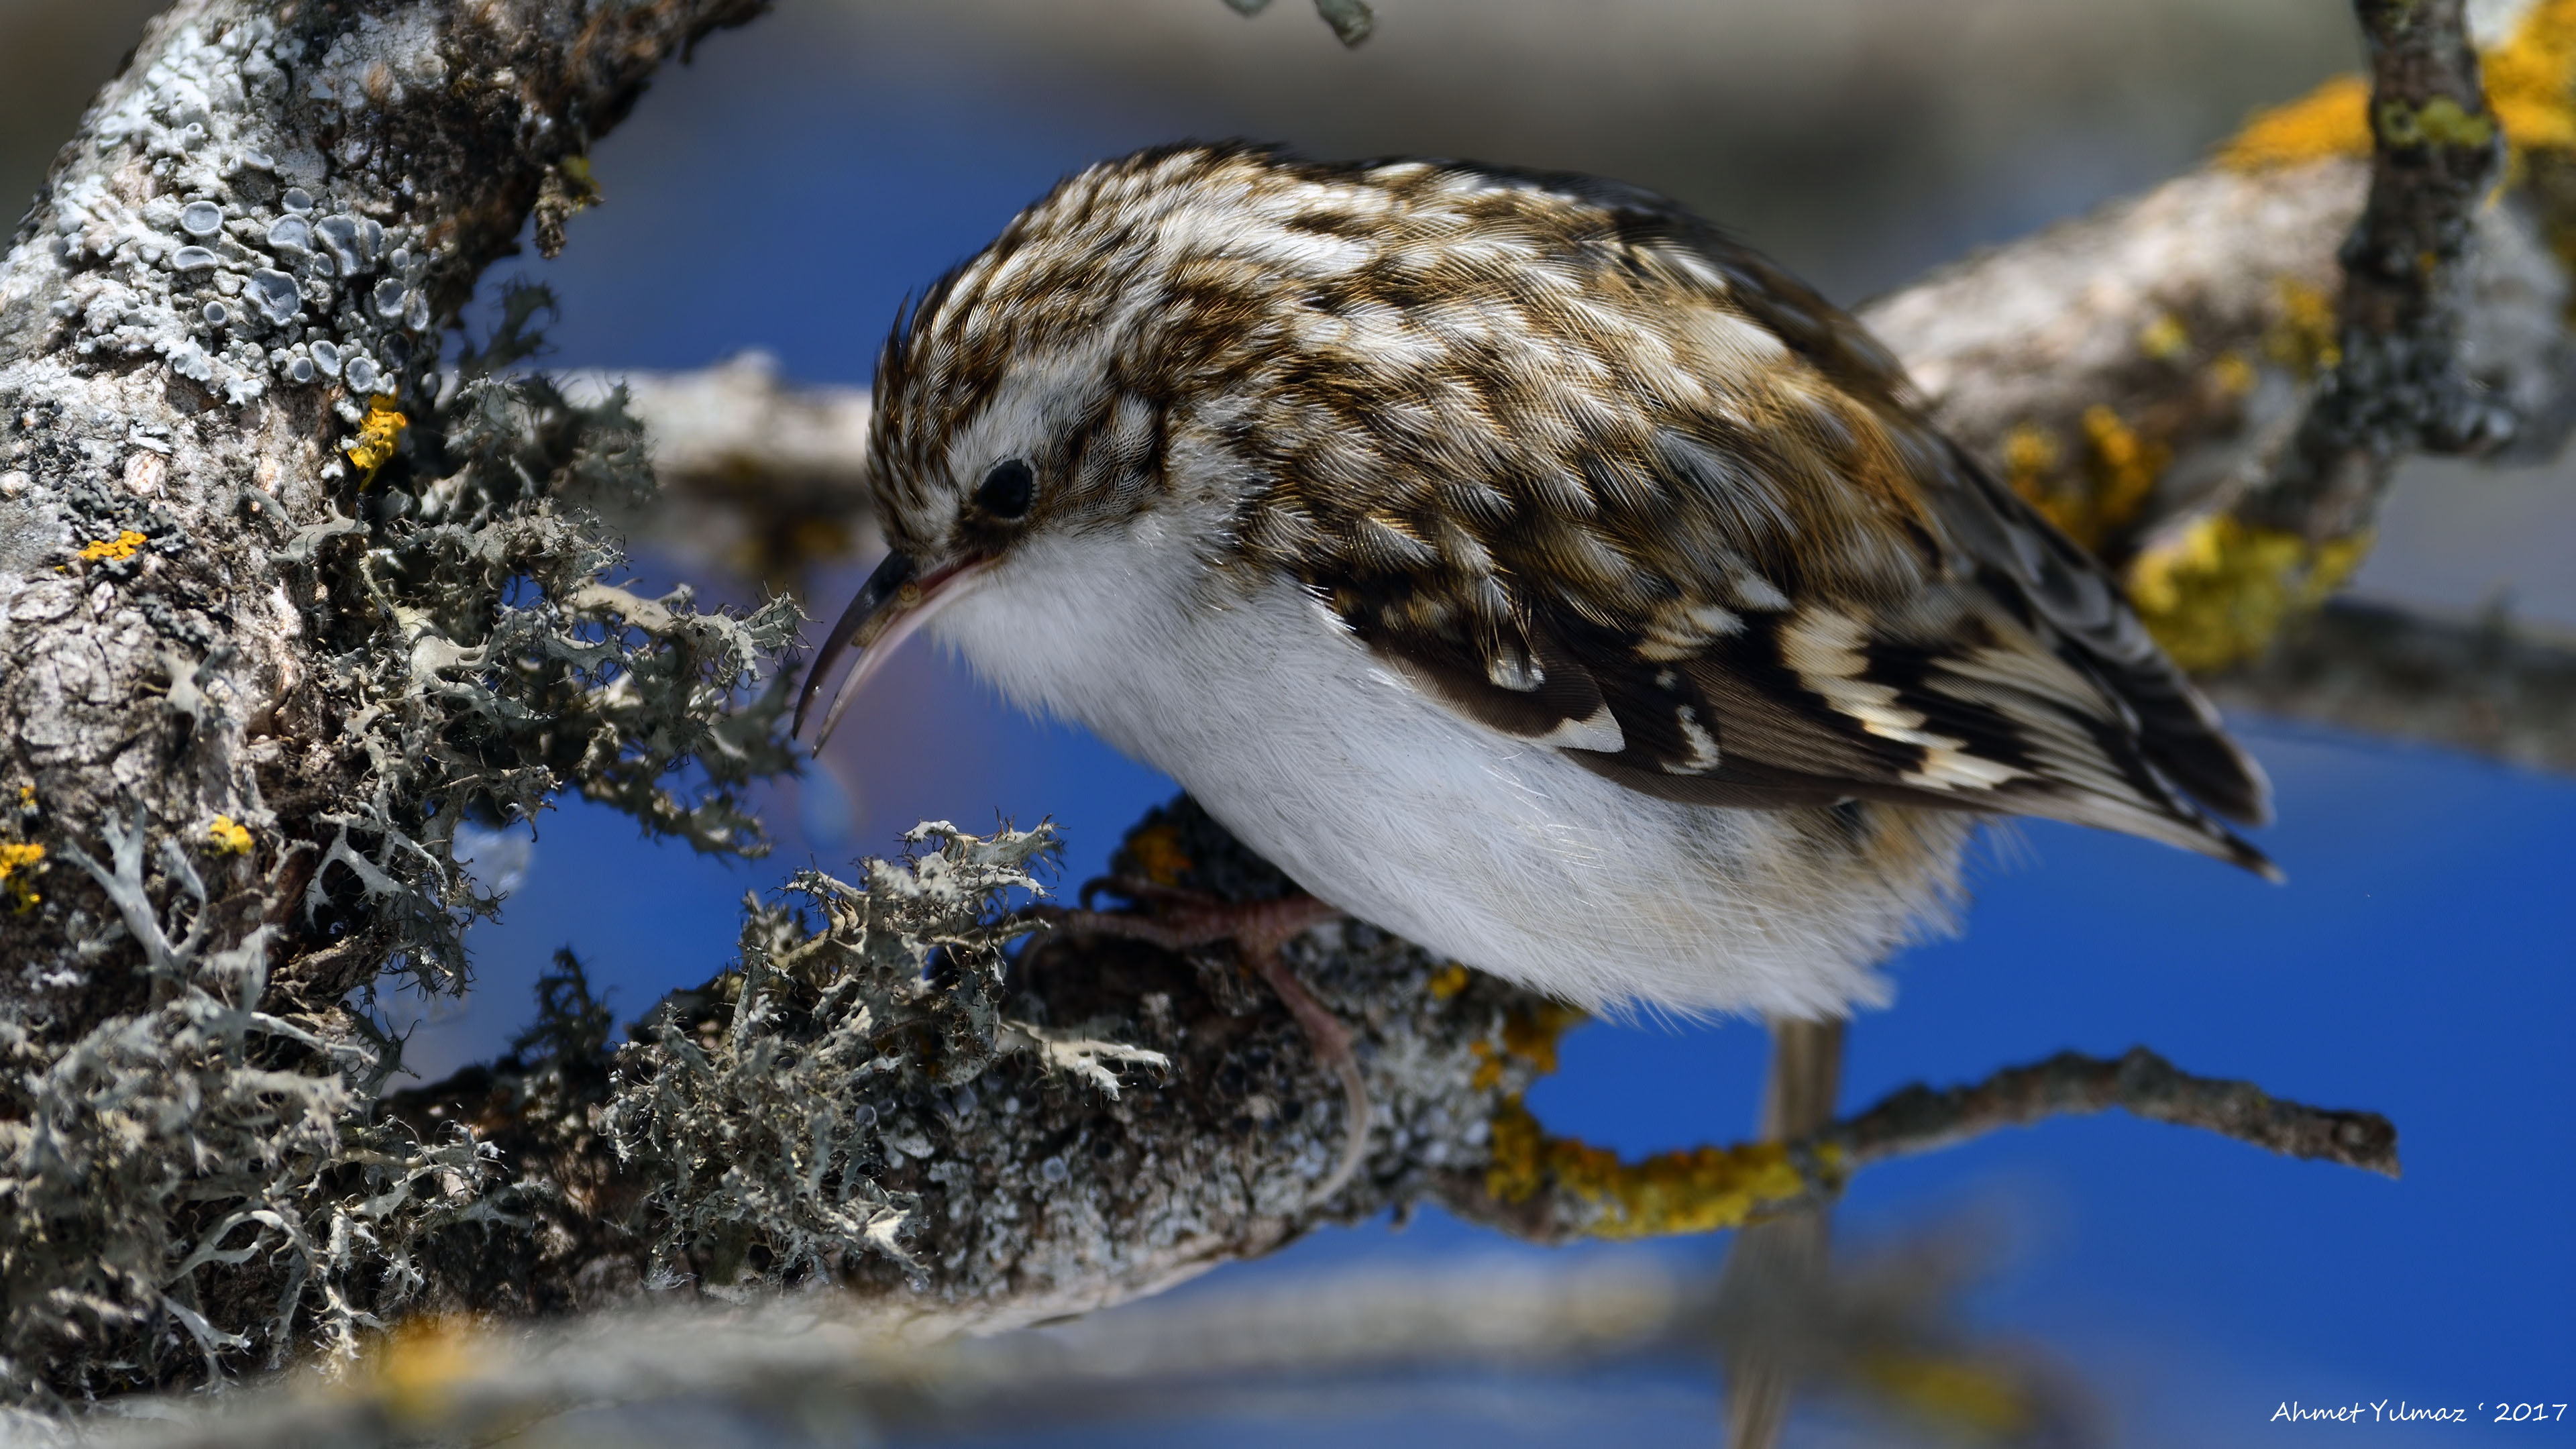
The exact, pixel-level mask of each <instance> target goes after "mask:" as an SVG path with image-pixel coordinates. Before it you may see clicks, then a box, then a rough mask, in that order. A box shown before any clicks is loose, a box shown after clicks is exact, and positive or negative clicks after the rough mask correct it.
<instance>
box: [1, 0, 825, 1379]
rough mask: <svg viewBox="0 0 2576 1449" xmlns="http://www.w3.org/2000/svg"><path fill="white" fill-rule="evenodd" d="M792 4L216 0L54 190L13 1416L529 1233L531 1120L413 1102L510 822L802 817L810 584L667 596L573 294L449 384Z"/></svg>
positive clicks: (6, 1028) (17, 914) (37, 409)
mask: <svg viewBox="0 0 2576 1449" xmlns="http://www.w3.org/2000/svg"><path fill="white" fill-rule="evenodd" d="M575 9H578V10H579V12H580V13H579V14H575V13H573V12H574V10H575ZM757 9H758V5H757V4H756V3H752V0H679V3H661V0H656V3H652V4H644V3H631V0H605V3H601V4H594V5H586V6H581V7H571V6H564V5H557V4H551V3H547V0H509V3H499V4H491V3H477V4H473V5H458V4H450V3H442V0H424V3H401V4H396V3H390V0H353V3H347V4H337V5H329V6H289V7H275V6H270V5H266V4H260V3H252V0H181V3H179V4H177V5H175V6H174V7H173V9H172V11H171V12H170V13H169V14H167V15H165V16H163V17H162V18H161V19H160V20H158V21H156V22H155V24H154V26H153V28H152V30H151V31H150V33H148V34H147V35H146V37H145V39H144V43H143V44H142V46H141V47H139V49H138V52H137V56H136V59H135V61H134V63H133V65H132V66H131V67H130V68H129V69H128V71H127V72H126V74H125V75H123V76H121V77H119V79H118V80H117V81H115V82H114V83H112V84H111V85H110V86H109V88H108V90H107V92H106V93H105V95H104V96H103V98H102V100H101V101H100V103H99V104H98V105H97V106H96V107H94V108H93V110H92V111H91V113H90V115H89V116H88V118H87V119H86V121H85V123H84V127H83V130H82V133H81V135H80V136H79V137H78V138H77V139H76V140H75V142H74V143H73V145H72V146H71V147H69V148H67V149H66V150H65V152H64V153H63V154H62V156H61V158H60V159H59V160H58V161H57V163H56V165H55V167H54V170H53V174H52V176H51V177H50V178H49V181H48V190H47V192H46V194H44V195H43V196H41V197H40V198H39V201H38V205H37V206H36V208H35V209H34V210H33V211H31V212H30V213H29V215H28V217H27V219H26V221H25V222H23V223H22V224H21V225H20V226H19V228H18V230H17V234H16V236H15V238H14V240H13V243H12V245H11V248H10V250H9V253H8V255H7V257H6V259H5V261H0V534H5V535H6V537H5V542H0V718H5V719H6V720H7V722H8V726H9V727H8V728H7V729H6V730H0V806H5V807H6V808H5V810H0V847H5V848H6V849H7V850H8V852H9V855H8V856H7V857H6V859H7V860H8V862H9V866H10V874H9V880H8V890H7V891H6V893H5V895H0V962H5V963H6V968H7V969H6V971H5V973H0V1055H5V1057H6V1058H7V1061H6V1072H5V1076H6V1080H5V1081H0V1403H7V1402H18V1403H36V1404H43V1403H59V1402H60V1401H61V1400H62V1398H64V1397H66V1396H68V1397H71V1398H80V1397H84V1396H90V1395H103V1394H110V1393H117V1392H123V1391H127V1390H131V1389H136V1388H145V1387H163V1386H169V1385H173V1384H180V1383H186V1382H191V1381H196V1380H201V1379H203V1378H205V1377H206V1376H208V1375H210V1374H215V1373H218V1372H232V1371H235V1370H239V1369H242V1368H248V1367H256V1366H261V1365H266V1364H270V1363H275V1362H278V1361H280V1360H281V1359H283V1358H284V1357H285V1356H287V1355H288V1354H290V1353H296V1352H300V1351H303V1350H305V1349H308V1348H312V1347H316V1346H318V1347H320V1348H322V1349H323V1350H325V1351H326V1352H332V1353H341V1354H345V1353H347V1352H350V1351H352V1350H353V1349H354V1347H355V1344H356V1337H357V1335H358V1334H359V1333H360V1332H361V1331H363V1330H365V1329H367V1328H368V1327H370V1326H371V1325H373V1324H376V1323H378V1322H381V1321H386V1320H388V1318H389V1315H390V1314H391V1313H392V1311H393V1310H395V1309H396V1308H397V1307H399V1306H400V1305H402V1304H403V1303H405V1302H406V1301H408V1300H409V1299H410V1298H411V1296H412V1295H414V1294H415V1293H416V1292H418V1291H420V1290H422V1289H423V1288H424V1286H425V1284H426V1283H427V1281H428V1276H429V1275H428V1273H427V1271H426V1270H425V1269H424V1267H423V1266H422V1265H423V1264H424V1263H425V1262H431V1261H435V1260H438V1254H439V1253H441V1252H445V1251H448V1250H446V1249H442V1248H439V1247H438V1246H437V1243H438V1241H439V1240H440V1235H441V1234H443V1233H447V1232H450V1231H451V1230H455V1231H468V1232H476V1231H480V1229H469V1228H466V1227H464V1226H463V1225H465V1224H468V1223H475V1222H481V1223H483V1224H485V1225H486V1226H488V1225H489V1224H490V1222H491V1221H493V1219H492V1217H491V1214H492V1213H493V1212H495V1211H497V1210H498V1209H497V1208H495V1207H494V1206H493V1205H492V1204H491V1202H490V1201H489V1200H488V1199H487V1198H485V1197H484V1195H483V1194H482V1192H481V1187H482V1183H483V1179H484V1178H485V1176H486V1175H487V1173H488V1170H489V1168H490V1161H489V1154H488V1152H487V1151H486V1150H485V1148H484V1146H483V1145H482V1144H479V1143H477V1142H476V1141H475V1140H474V1139H473V1137H472V1136H471V1134H470V1133H468V1132H462V1131H460V1130H450V1129H448V1128H445V1127H437V1126H433V1127H432V1128H431V1129H429V1130H423V1131H414V1130H413V1129H412V1128H411V1127H409V1126H407V1125H404V1124H402V1123H401V1122H399V1121H398V1120H395V1119H380V1118H379V1117H378V1116H377V1115H376V1114H375V1110H374V1106H373V1104H374V1102H375V1100H376V1096H377V1093H378V1092H379V1090H380V1089H381V1088H382V1086H383V1084H384V1083H385V1082H386V1081H387V1080H388V1079H389V1078H390V1076H391V1075H392V1074H393V1072H394V1071H395V1070H396V1068H397V1065H398V1062H399V1049H398V1043H396V1042H394V1041H393V1040H391V1039H390V1038H389V1037H388V1036H387V1035H386V1034H385V1033H384V1032H383V1031H382V1030H381V1029H380V1028H379V1027H378V1026H377V1025H376V1024H375V1023H374V1022H373V1021H372V1019H371V1017H370V1011H371V1005H372V992H373V990H374V989H375V988H376V986H377V985H378V983H379V982H380V981H382V980H383V979H384V978H385V976H386V975H387V974H388V973H397V974H400V975H407V976H408V977H410V978H411V979H412V980H414V981H416V982H417V983H419V984H421V985H423V986H427V987H431V988H434V989H448V990H453V989H456V988H459V987H461V985H462V984H463V982H464V980H465V976H466V961H465V956H464V953H463V949H462V943H461V936H460V932H461V930H462V928H463V926H464V925H465V923H466V922H468V921H469V920H471V919H472V918H473V917H474V916H475V915H477V914H480V913H486V912H488V911H489V910H490V908H491V902H490V901H489V900H487V899H485V898H483V897H482V896H481V895H480V894H479V892H478V889H477V887H476V885H475V883H474V882H473V880H472V878H471V877H470V876H469V875H467V874H466V873H465V872H464V871H463V870H462V869H461V868H460V867H459V866H458V865H457V863H456V861H455V860H454V858H453V850H452V847H453V837H454V833H455V831H456V828H457V827H458V825H459V824H460V823H461V822H463V821H464V820H466V819H468V818H475V817H480V818H485V819H494V818H498V819H514V818H524V817H526V816H528V815H531V814H533V813H535V812H536V811H538V810H540V809H542V808H543V807H544V805H545V803H546V801H547V800H548V799H549V798H551V797H552V796H553V795H554V793H555V792H557V791H560V790H564V789H580V790H582V791H583V792H584V793H585V794H588V795H590V796H592V797H593V798H596V799H600V800H603V801H606V802H608V803H610V804H613V805H615V806H617V807H618V808H621V809H624V810H627V811H628V812H630V813H632V814H634V815H635V816H636V817H637V818H638V819H639V820H640V821H642V822H643V823H644V824H645V826H646V827H647V828H648V829H649V830H652V831H654V832H656V833H662V834H673V835H678V836H680V837H682V838H685V839H687V840H689V841H690V842H691V843H692V844H693V845H695V846H697V847H699V848H701V849H709V850H722V851H729V852H736V853H744V854H756V853H758V852H759V851H760V850H761V849H762V848H763V842H762V839H761V837H760V835H759V832H758V829H757V827H756V825H755V824H754V823H753V822H752V820H751V818H750V816H749V813H748V812H747V810H746V809H745V808H744V807H743V805H742V803H741V801H740V799H739V794H740V789H741V787H742V786H743V784H744V783H746V782H747V781H749V780H751V779H753V778H755V777H757V776H759V775H762V774H766V773H771V772H775V771H777V770H779V769H781V768H783V767H784V766H785V764H786V762H787V758H788V756H787V754H786V749H785V745H784V743H783V742H782V741H781V740H779V739H778V738H777V719H778V713H779V710H778V705H779V695H778V692H777V689H776V687H775V681H774V679H770V678H769V677H768V673H767V667H768V666H767V661H768V660H769V658H770V656H771V655H773V654H774V653H775V652H776V651H777V650H778V649H780V648H781V647H783V646H784V645H785V643H786V642H787V640H788V639H789V638H790V637H791V635H792V632H793V627H794V612H793V610H792V608H791V607H789V606H787V605H785V604H783V603H780V604H773V605H771V606H770V607H768V608H766V609H763V610H760V611H758V612H756V613H754V614H753V615H751V616H750V617H747V618H731V617H724V616H719V615H701V614H699V613H698V612H697V611H696V610H695V609H694V607H693V606H692V604H691V601H690V599H689V597H688V595H687V594H686V593H685V591H683V592H680V593H675V594H673V595H670V596H667V597H664V598H660V599H653V598H645V597H640V596H638V595H636V594H635V593H634V592H632V591H631V590H630V589H628V588H625V587H622V586H621V585H620V584H619V583H618V582H617V580H616V577H615V571H616V570H617V569H618V567H619V563H620V560H619V556H618V553H617V549H616V547H615V543H614V540H613V538H612V537H611V536H610V534H609V531H608V529H607V528H606V527H605V526H604V525H603V524H601V523H600V522H599V521H598V514H599V510H600V509H602V508H605V507H607V506H609V505H610V504H612V503H615V502H618V501H621V500H632V499H633V498H635V497H637V496H639V495H640V494H642V493H643V492H645V491H646V490H649V489H650V487H651V477H650V472H649V469H648V467H647V466H646V462H645V459H644V456H643V451H642V446H641V434H640V431H639V430H638V429H637V427H636V426H635V424H634V422H633V420H632V419H631V418H628V417H627V416H626V415H625V413H624V410H623V407H622V403H621V400H620V399H619V398H617V397H615V396H613V395H612V396H610V397H607V398H604V399H601V400H599V401H598V402H596V403H595V404H587V405H575V404H574V403H572V402H571V401H569V400H567V399H565V398H564V397H562V396H561V394H559V393H557V392H556V391H555V390H554V389H553V388H552V387H551V386H550V385H548V384H546V383H545V382H543V381H542V380H538V379H533V378H526V377H520V376H515V375H512V374H511V373H510V371H509V369H510V365H511V364H512V363H514V362H515V361H517V360H518V359H519V358H520V357H522V356H523V355H524V354H525V352H526V350H527V348H528V347H529V346H530V345H531V340H532V339H531V337H530V334H529V331H528V323H529V322H530V321H531V319H532V317H533V314H534V313H535V311H536V310H538V307H539V305H540V299H539V298H537V297H536V296H535V295H534V294H529V295H525V296H521V297H518V298H515V299H514V300H513V302H512V304H511V306H510V307H509V308H508V315H507V317H506V318H505V321H504V324H503V326H502V328H501V329H500V333H499V335H498V336H496V337H495V338H494V339H493V340H492V341H491V342H490V343H488V344H486V345H484V346H482V347H480V348H475V349H469V350H468V351H467V353H466V355H465V357H464V359H463V362H462V364H461V365H460V366H457V367H455V368H452V369H450V370H448V371H446V372H444V373H440V372H438V371H436V370H435V369H436V366H437V363H438V360H439V359H438V352H439V350H440V349H439V347H438V345H437V344H438V340H439V338H440V336H441V330H440V329H441V327H442V326H443V325H444V323H445V322H446V321H447V320H448V319H450V318H452V316H453V314H454V312H455V310H456V308H457V307H458V306H459V305H461V304H462V302H463V301H464V299H465V297H466V295H467V293H468V291H469V290H470V287H471V285H472V282H473V280H474V278H475V276H476V275H477V274H478V273H479V272H480V270H481V269H482V267H483V266H484V265H485V264H486V263H488V262H489V261H490V260H491V259H492V257H493V256H494V255H496V254H497V253H498V252H499V251H501V250H502V249H504V248H506V247H507V246H508V244H509V237H510V234H511V233H512V232H513V231H515V229H516V225H517V220H516V219H517V217H519V216H523V215H524V214H525V211H526V208H527V207H528V206H529V205H530V204H532V203H533V200H534V197H535V195H536V193H537V191H538V189H539V182H540V179H541V177H542V176H543V175H544V174H546V173H548V172H549V171H551V170H552V169H554V168H556V167H557V166H558V165H559V164H561V163H562V162H563V161H564V160H565V158H566V157H568V156H570V155H572V154H575V153H576V151H577V148H578V147H579V146H580V145H583V144H587V140H588V138H589V137H591V136H594V135H596V134H598V133H599V132H601V131H604V130H605V129H606V127H607V126H608V125H609V124H610V123H612V122H613V120H614V119H615V117H616V116H617V115H618V114H620V113H622V111H623V109H624V108H625V106H626V105H627V104H629V103H630V102H631V100H632V99H633V95H634V92H635V90H636V88H638V87H639V86H640V85H641V84H642V80H643V78H644V76H645V75H647V74H649V72H650V70H651V69H652V67H653V66H654V64H655V63H657V62H658V60H659V58H660V57H661V56H663V55H665V54H668V53H670V52H671V51H673V50H676V49H678V48H679V47H680V46H681V45H683V44H686V43H688V42H689V41H691V40H693V39H695V38H696V37H697V36H698V35H700V34H703V33H704V32H705V31H706V30H707V29H709V28H711V27H712V26H714V25H716V24H719V23H723V22H726V21H729V20H739V19H743V18H747V17H748V16H749V15H750V14H751V13H754V12H755V11H756V10H757ZM353 450H354V451H353ZM692 762H694V774H681V773H675V772H676V771H678V770H679V769H680V768H681V767H682V766H684V765H689V764H691V763H692ZM424 1254H426V1255H427V1256H426V1257H425V1256H424Z"/></svg>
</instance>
